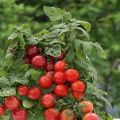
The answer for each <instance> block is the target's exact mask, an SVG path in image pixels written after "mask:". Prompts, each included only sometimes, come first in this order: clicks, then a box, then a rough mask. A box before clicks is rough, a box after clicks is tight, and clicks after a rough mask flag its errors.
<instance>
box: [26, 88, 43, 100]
mask: <svg viewBox="0 0 120 120" xmlns="http://www.w3.org/2000/svg"><path fill="white" fill-rule="evenodd" d="M41 95H42V92H41V90H40V89H39V88H37V87H32V88H31V89H30V90H29V93H28V97H29V98H30V99H31V100H37V99H39V98H40V97H41Z"/></svg>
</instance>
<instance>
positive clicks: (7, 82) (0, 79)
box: [0, 76, 13, 87]
mask: <svg viewBox="0 0 120 120" xmlns="http://www.w3.org/2000/svg"><path fill="white" fill-rule="evenodd" d="M11 85H13V83H12V82H11V81H10V80H9V79H8V78H6V77H5V76H4V77H0V87H3V86H4V87H5V86H11Z"/></svg>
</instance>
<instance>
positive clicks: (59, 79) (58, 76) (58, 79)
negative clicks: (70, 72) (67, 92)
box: [53, 72, 66, 84]
mask: <svg viewBox="0 0 120 120" xmlns="http://www.w3.org/2000/svg"><path fill="white" fill-rule="evenodd" d="M53 80H54V82H55V83H56V84H62V83H65V82H66V78H65V73H64V72H56V73H55V74H54V75H53Z"/></svg>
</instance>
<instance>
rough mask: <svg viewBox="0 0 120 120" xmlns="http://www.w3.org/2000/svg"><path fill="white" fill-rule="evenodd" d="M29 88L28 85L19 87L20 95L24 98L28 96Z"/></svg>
mask: <svg viewBox="0 0 120 120" xmlns="http://www.w3.org/2000/svg"><path fill="white" fill-rule="evenodd" d="M28 92H29V87H28V86H26V85H21V86H19V87H18V93H19V94H20V95H22V96H26V95H28Z"/></svg>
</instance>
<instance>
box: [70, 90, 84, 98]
mask: <svg viewBox="0 0 120 120" xmlns="http://www.w3.org/2000/svg"><path fill="white" fill-rule="evenodd" d="M72 96H73V97H74V98H75V99H81V98H83V97H84V96H85V93H79V92H75V91H72Z"/></svg>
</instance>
